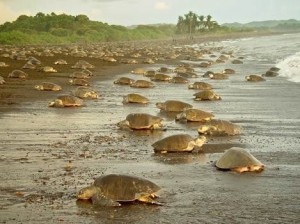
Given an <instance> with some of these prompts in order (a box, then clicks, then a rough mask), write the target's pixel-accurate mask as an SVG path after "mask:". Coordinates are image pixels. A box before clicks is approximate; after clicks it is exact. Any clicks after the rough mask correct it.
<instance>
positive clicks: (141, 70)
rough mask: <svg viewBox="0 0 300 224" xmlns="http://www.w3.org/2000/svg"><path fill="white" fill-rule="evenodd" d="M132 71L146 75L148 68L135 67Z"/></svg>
mask: <svg viewBox="0 0 300 224" xmlns="http://www.w3.org/2000/svg"><path fill="white" fill-rule="evenodd" d="M131 73H132V74H136V75H144V74H146V70H145V69H144V68H135V69H134V70H132V71H131Z"/></svg>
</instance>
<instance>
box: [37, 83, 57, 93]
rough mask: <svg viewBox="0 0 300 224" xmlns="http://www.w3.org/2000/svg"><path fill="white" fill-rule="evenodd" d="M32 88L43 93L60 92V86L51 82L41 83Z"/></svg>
mask: <svg viewBox="0 0 300 224" xmlns="http://www.w3.org/2000/svg"><path fill="white" fill-rule="evenodd" d="M34 88H35V89H36V90H43V91H60V90H61V89H62V88H61V86H60V85H57V84H55V83H53V82H42V83H41V84H39V85H35V86H34Z"/></svg>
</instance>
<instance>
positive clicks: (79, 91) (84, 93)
mask: <svg viewBox="0 0 300 224" xmlns="http://www.w3.org/2000/svg"><path fill="white" fill-rule="evenodd" d="M72 94H73V95H74V96H76V97H78V98H81V99H83V98H89V99H97V98H98V93H97V92H96V91H95V90H93V89H91V88H89V87H86V86H78V87H77V88H76V89H74V90H72Z"/></svg>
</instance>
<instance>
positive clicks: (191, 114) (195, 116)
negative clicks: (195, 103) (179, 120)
mask: <svg viewBox="0 0 300 224" xmlns="http://www.w3.org/2000/svg"><path fill="white" fill-rule="evenodd" d="M181 114H182V115H183V116H184V117H185V118H186V120H187V121H209V120H211V118H213V117H214V115H213V114H212V113H209V112H206V111H203V110H199V109H193V108H190V109H187V110H185V111H183V112H182V113H181ZM181 114H179V115H178V117H181Z"/></svg>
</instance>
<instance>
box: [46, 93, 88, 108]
mask: <svg viewBox="0 0 300 224" xmlns="http://www.w3.org/2000/svg"><path fill="white" fill-rule="evenodd" d="M82 104H83V100H82V99H80V98H78V97H76V96H72V95H60V96H58V97H57V98H56V99H55V100H54V101H51V102H49V104H48V106H49V107H79V106H82Z"/></svg>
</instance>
